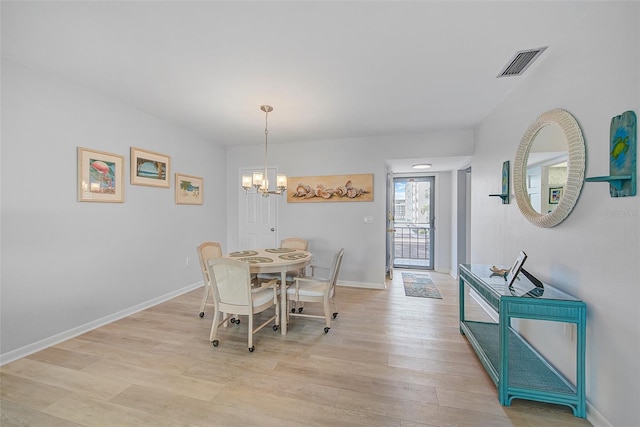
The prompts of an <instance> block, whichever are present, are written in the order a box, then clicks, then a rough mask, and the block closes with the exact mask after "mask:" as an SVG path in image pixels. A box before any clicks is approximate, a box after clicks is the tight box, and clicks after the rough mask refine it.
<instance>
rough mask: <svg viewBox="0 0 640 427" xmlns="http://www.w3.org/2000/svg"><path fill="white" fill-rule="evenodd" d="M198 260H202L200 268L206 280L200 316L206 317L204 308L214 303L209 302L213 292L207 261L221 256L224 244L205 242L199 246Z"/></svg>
mask: <svg viewBox="0 0 640 427" xmlns="http://www.w3.org/2000/svg"><path fill="white" fill-rule="evenodd" d="M196 249H197V251H198V260H199V261H200V269H201V270H202V278H203V281H204V295H203V296H202V303H201V304H200V314H199V315H200V317H204V310H205V307H206V306H207V305H213V303H208V302H207V301H208V299H209V295H210V294H211V279H210V278H209V271H208V268H207V261H209V260H210V259H213V258H220V257H221V256H222V245H220V243H217V242H204V243H202V244H200V245H199V246H198V247H197V248H196Z"/></svg>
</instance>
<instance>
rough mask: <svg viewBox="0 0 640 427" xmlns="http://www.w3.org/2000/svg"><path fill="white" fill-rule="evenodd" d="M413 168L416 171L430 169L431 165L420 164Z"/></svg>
mask: <svg viewBox="0 0 640 427" xmlns="http://www.w3.org/2000/svg"><path fill="white" fill-rule="evenodd" d="M411 167H412V168H414V169H429V168H430V167H431V163H418V164H415V165H413V166H411Z"/></svg>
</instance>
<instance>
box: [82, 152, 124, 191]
mask: <svg viewBox="0 0 640 427" xmlns="http://www.w3.org/2000/svg"><path fill="white" fill-rule="evenodd" d="M124 164H125V163H124V156H121V155H119V154H112V153H105V152H104V151H97V150H91V149H89V148H83V147H78V201H79V202H107V203H123V202H124Z"/></svg>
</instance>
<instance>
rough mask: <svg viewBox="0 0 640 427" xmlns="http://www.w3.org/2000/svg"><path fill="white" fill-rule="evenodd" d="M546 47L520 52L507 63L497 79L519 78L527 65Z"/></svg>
mask: <svg viewBox="0 0 640 427" xmlns="http://www.w3.org/2000/svg"><path fill="white" fill-rule="evenodd" d="M546 48H547V47H546V46H545V47H540V48H538V49H529V50H521V51H520V52H517V53H516V55H515V56H514V57H513V59H511V61H509V63H508V64H507V66H506V67H504V69H503V70H502V72H501V73H500V74H498V77H509V76H519V75H521V74H522V73H524V71H525V70H526V69H527V68H529V65H531V63H532V62H533V61H534V60H535V59H536V58H537V57H538V56H540V54H541V53H542V52H544V50H545V49H546Z"/></svg>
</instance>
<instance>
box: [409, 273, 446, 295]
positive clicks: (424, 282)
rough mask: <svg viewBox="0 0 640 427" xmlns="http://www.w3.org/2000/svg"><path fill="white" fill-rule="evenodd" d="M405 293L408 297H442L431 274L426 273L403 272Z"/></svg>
mask: <svg viewBox="0 0 640 427" xmlns="http://www.w3.org/2000/svg"><path fill="white" fill-rule="evenodd" d="M402 283H403V284H404V294H405V295H406V296H408V297H419V298H438V299H442V296H440V292H439V291H438V288H436V285H434V284H433V280H431V276H429V275H428V274H426V273H402Z"/></svg>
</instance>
